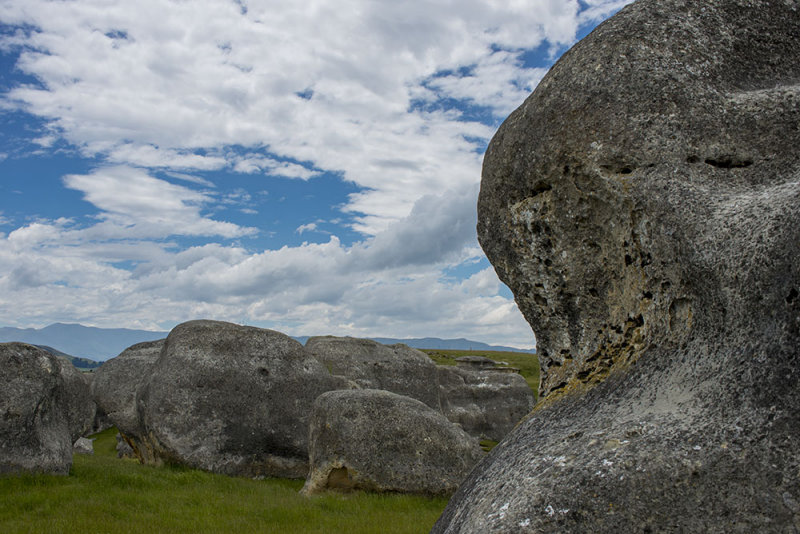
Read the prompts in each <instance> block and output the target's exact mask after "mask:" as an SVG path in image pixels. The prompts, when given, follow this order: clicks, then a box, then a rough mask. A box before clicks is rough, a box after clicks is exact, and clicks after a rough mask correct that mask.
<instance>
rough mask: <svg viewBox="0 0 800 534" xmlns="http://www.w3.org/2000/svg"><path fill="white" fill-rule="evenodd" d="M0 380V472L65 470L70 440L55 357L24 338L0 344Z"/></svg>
mask: <svg viewBox="0 0 800 534" xmlns="http://www.w3.org/2000/svg"><path fill="white" fill-rule="evenodd" d="M0 384H2V386H0V474H8V473H14V474H17V473H25V472H43V473H52V474H56V475H66V474H68V473H69V469H70V467H71V466H72V439H71V436H70V419H69V411H68V408H67V400H68V396H67V390H66V386H65V384H64V378H63V377H62V375H61V364H60V362H59V360H58V358H57V357H56V356H53V355H52V354H50V353H49V352H46V351H45V350H43V349H40V348H38V347H34V346H33V345H28V344H26V343H0Z"/></svg>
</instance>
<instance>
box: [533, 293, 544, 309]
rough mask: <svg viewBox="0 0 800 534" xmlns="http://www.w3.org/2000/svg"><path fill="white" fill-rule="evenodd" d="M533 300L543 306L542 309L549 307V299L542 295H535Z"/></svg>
mask: <svg viewBox="0 0 800 534" xmlns="http://www.w3.org/2000/svg"><path fill="white" fill-rule="evenodd" d="M533 300H534V301H536V304H538V305H539V306H541V307H542V308H545V307H547V299H546V298H544V297H543V296H541V295H534V296H533Z"/></svg>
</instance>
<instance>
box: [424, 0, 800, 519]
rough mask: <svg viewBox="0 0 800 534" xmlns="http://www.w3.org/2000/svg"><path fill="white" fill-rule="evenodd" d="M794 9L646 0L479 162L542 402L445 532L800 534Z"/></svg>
mask: <svg viewBox="0 0 800 534" xmlns="http://www.w3.org/2000/svg"><path fill="white" fill-rule="evenodd" d="M799 81H800V3H798V2H797V1H796V0H781V1H766V0H748V1H745V0H719V1H714V2H712V1H695V0H692V1H689V0H639V1H638V2H635V3H634V4H631V5H629V6H627V7H625V8H623V9H622V10H621V11H620V12H619V13H618V14H617V15H615V16H614V17H612V18H611V19H609V20H608V21H606V22H605V23H603V24H601V25H600V26H598V27H597V28H596V29H595V30H594V31H593V32H592V33H591V34H590V35H589V36H588V37H587V38H585V39H584V40H583V41H581V42H580V43H579V44H578V45H576V46H575V47H574V48H573V49H572V50H570V51H569V52H567V53H566V54H565V55H564V56H563V57H562V58H561V59H560V60H559V62H558V63H557V64H556V65H555V66H554V67H553V68H552V69H551V71H550V72H549V73H548V74H547V76H546V77H545V78H544V79H543V80H542V82H541V83H540V84H539V86H538V87H537V89H536V90H535V91H534V93H533V94H532V95H531V96H530V97H529V98H528V99H527V100H526V101H525V103H524V104H523V105H522V106H521V107H520V108H519V109H517V110H516V111H515V112H514V113H512V114H511V116H510V117H509V118H508V119H507V120H506V121H505V123H504V124H503V125H502V126H501V128H500V130H499V131H498V132H497V134H496V135H495V137H494V139H493V140H492V142H491V144H490V146H489V148H488V150H487V153H486V156H485V160H484V168H483V180H482V184H481V193H480V197H479V205H478V235H479V239H480V242H481V245H482V246H483V248H484V250H485V251H486V254H487V256H488V257H489V259H490V261H491V262H492V264H493V265H494V267H495V269H496V271H497V272H498V275H499V276H500V278H501V279H502V280H503V281H504V282H505V283H506V284H507V285H508V286H509V287H510V288H511V290H512V291H513V292H514V295H515V299H516V301H517V303H518V304H519V307H520V309H521V311H522V313H523V314H524V315H525V317H526V319H527V320H528V322H529V323H530V324H531V326H532V327H533V330H534V332H535V334H536V337H537V346H538V353H539V358H540V360H541V362H542V384H541V388H540V395H541V397H542V398H543V399H544V400H543V402H542V403H541V404H540V407H539V408H537V410H536V411H534V413H533V415H532V416H530V417H529V418H527V419H526V420H525V421H524V422H523V423H522V424H521V425H520V426H519V427H518V428H517V429H516V430H515V431H513V432H512V433H511V434H510V435H509V436H508V437H507V438H506V440H505V441H504V442H503V443H501V444H500V445H499V446H498V447H496V448H495V449H494V450H493V451H492V453H491V454H490V456H489V457H488V458H487V459H486V460H485V461H484V462H482V463H481V465H480V466H479V468H477V469H476V470H475V471H473V473H472V474H471V475H470V477H469V478H468V479H467V481H465V483H464V484H463V485H462V486H461V487H460V489H459V491H458V492H457V493H456V495H455V496H454V497H453V499H451V501H450V503H449V504H448V507H447V509H446V510H445V512H444V514H443V516H442V517H441V518H440V520H439V522H438V523H437V525H436V526H435V527H434V532H796V531H797V530H798V529H800V506H799V505H798V503H800V477H798V465H800V435H799V434H800V387H798V385H799V384H800V262H798V261H797V259H798V257H800V148H798V147H800V129H798V124H800V85H798V83H799Z"/></svg>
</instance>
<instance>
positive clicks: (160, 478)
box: [0, 429, 447, 534]
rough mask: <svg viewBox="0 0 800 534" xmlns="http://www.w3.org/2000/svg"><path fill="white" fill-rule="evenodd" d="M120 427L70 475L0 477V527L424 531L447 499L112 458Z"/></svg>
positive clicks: (151, 533)
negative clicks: (342, 490) (306, 487)
mask: <svg viewBox="0 0 800 534" xmlns="http://www.w3.org/2000/svg"><path fill="white" fill-rule="evenodd" d="M115 435H116V429H110V430H107V431H105V432H102V433H100V434H98V435H97V436H95V437H96V438H97V439H96V441H95V442H94V447H95V454H94V455H93V456H81V455H75V457H74V463H73V466H72V471H71V473H70V475H69V476H67V477H57V476H49V475H22V476H5V477H0V532H2V533H4V534H11V533H21V532H47V533H61V532H64V533H66V532H70V533H71V532H109V533H112V532H113V533H117V532H120V533H132V534H135V533H146V534H155V533H170V532H176V533H177V532H181V533H182V532H203V533H206V532H208V533H215V532H237V533H238V532H264V533H272V532H275V533H288V532H291V533H305V532H308V533H327V532H347V533H348V534H357V533H374V532H387V533H417V532H428V531H429V530H430V528H431V527H432V526H433V523H434V522H435V521H436V519H437V518H438V517H439V515H440V514H441V512H442V510H444V507H445V505H446V504H447V499H446V498H427V497H419V496H409V495H398V494H372V493H364V492H355V493H351V494H335V493H331V494H326V495H322V496H318V497H311V498H306V497H302V496H301V495H299V494H298V491H299V490H300V488H301V487H302V486H303V481H301V480H281V479H267V480H250V479H245V478H234V477H227V476H224V475H215V474H212V473H206V472H204V471H198V470H194V469H187V468H181V467H151V466H143V465H140V464H139V463H138V462H137V461H135V460H120V459H118V458H117V457H116V450H115V446H116V440H115V437H114V436H115Z"/></svg>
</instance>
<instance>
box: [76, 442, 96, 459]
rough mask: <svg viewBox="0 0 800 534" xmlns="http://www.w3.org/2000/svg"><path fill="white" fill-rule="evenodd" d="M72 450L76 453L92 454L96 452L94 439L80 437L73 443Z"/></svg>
mask: <svg viewBox="0 0 800 534" xmlns="http://www.w3.org/2000/svg"><path fill="white" fill-rule="evenodd" d="M72 450H73V451H74V452H75V453H76V454H85V455H87V456H91V455H93V454H94V440H91V439H89V438H78V439H76V440H75V443H73V444H72Z"/></svg>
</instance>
